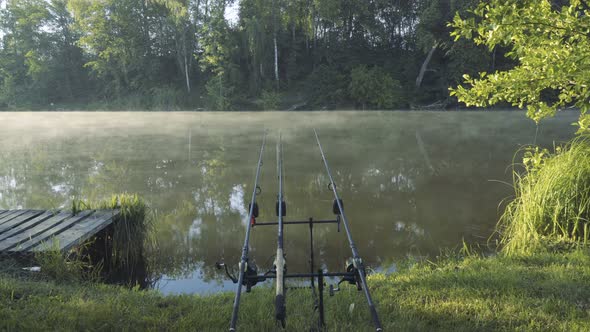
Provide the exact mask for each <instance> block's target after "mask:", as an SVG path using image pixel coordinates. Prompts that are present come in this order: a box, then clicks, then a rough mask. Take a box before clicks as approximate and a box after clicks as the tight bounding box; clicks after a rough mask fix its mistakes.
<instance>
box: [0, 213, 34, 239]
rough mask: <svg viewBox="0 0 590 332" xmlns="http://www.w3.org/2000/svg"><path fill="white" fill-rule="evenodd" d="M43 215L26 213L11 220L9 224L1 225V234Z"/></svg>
mask: <svg viewBox="0 0 590 332" xmlns="http://www.w3.org/2000/svg"><path fill="white" fill-rule="evenodd" d="M42 213H43V211H38V210H29V211H27V212H26V213H23V214H21V215H20V216H18V217H16V218H14V219H11V220H9V221H7V222H4V223H1V224H0V234H2V233H3V232H5V231H8V230H10V229H12V228H14V227H16V226H18V225H19V224H21V223H23V222H25V221H28V220H31V219H33V218H35V217H37V216H39V215H41V214H42Z"/></svg>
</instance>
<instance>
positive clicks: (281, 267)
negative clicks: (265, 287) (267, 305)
mask: <svg viewBox="0 0 590 332" xmlns="http://www.w3.org/2000/svg"><path fill="white" fill-rule="evenodd" d="M277 176H278V181H279V194H278V196H277V204H276V213H277V217H278V235H277V256H276V258H275V264H274V265H275V274H276V296H275V317H276V319H277V321H279V322H280V323H281V326H282V327H283V328H285V319H286V316H287V309H286V306H285V277H284V276H285V273H286V270H287V268H286V265H285V254H284V252H283V228H284V227H283V217H284V216H285V215H286V212H287V211H286V204H285V200H284V199H283V144H282V137H281V134H279V141H278V142H277Z"/></svg>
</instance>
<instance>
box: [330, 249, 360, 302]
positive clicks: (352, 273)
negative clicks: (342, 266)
mask: <svg viewBox="0 0 590 332" xmlns="http://www.w3.org/2000/svg"><path fill="white" fill-rule="evenodd" d="M346 272H347V275H345V276H344V277H342V279H340V281H338V284H337V285H336V287H334V285H330V296H334V293H335V292H338V291H339V290H340V284H341V283H343V282H347V283H348V284H350V285H356V289H357V290H359V291H360V290H362V289H363V286H362V283H361V275H360V270H359V269H357V268H356V267H355V265H354V260H353V259H352V258H349V259H347V260H346Z"/></svg>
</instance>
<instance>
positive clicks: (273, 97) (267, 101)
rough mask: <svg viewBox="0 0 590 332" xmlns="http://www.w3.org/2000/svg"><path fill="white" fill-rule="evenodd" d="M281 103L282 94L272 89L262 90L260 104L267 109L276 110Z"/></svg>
mask: <svg viewBox="0 0 590 332" xmlns="http://www.w3.org/2000/svg"><path fill="white" fill-rule="evenodd" d="M280 103H281V94H280V93H278V92H275V91H272V90H264V91H262V95H261V96H260V100H259V101H258V104H259V105H260V107H261V108H262V109H263V110H265V111H276V110H278V109H279V105H280Z"/></svg>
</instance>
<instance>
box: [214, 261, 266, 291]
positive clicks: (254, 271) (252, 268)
mask: <svg viewBox="0 0 590 332" xmlns="http://www.w3.org/2000/svg"><path fill="white" fill-rule="evenodd" d="M215 267H216V268H217V269H218V270H221V269H225V275H226V276H227V277H228V278H229V279H230V280H231V281H232V282H233V283H234V284H237V283H238V278H236V277H235V276H234V275H232V274H231V273H230V272H229V269H228V267H227V265H226V264H225V263H224V262H223V261H219V262H216V263H215ZM265 280H266V278H265V277H264V276H259V275H258V267H257V266H256V264H254V263H246V269H245V270H244V278H243V280H242V285H244V286H246V292H248V293H250V291H251V290H252V287H254V286H256V284H258V283H259V282H262V281H265Z"/></svg>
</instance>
